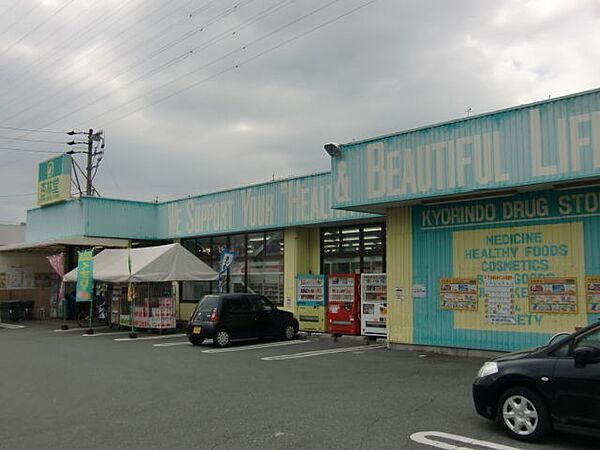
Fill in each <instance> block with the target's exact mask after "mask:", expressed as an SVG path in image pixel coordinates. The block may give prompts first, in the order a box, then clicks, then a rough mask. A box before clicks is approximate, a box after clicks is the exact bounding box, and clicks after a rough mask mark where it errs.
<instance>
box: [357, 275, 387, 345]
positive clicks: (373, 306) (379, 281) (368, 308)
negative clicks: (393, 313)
mask: <svg viewBox="0 0 600 450" xmlns="http://www.w3.org/2000/svg"><path fill="white" fill-rule="evenodd" d="M360 284H361V303H362V305H361V311H362V315H361V334H363V335H364V336H377V337H387V277H386V274H385V273H363V274H362V275H361V283H360Z"/></svg>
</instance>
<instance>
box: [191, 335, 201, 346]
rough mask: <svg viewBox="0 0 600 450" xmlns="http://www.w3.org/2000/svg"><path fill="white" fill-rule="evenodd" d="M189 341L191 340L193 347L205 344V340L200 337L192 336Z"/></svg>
mask: <svg viewBox="0 0 600 450" xmlns="http://www.w3.org/2000/svg"><path fill="white" fill-rule="evenodd" d="M188 339H189V340H190V342H191V343H192V345H202V343H203V342H204V338H201V337H198V336H190V337H188Z"/></svg>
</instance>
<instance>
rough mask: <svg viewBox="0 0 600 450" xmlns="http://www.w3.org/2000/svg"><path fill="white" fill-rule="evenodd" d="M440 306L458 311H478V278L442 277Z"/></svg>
mask: <svg viewBox="0 0 600 450" xmlns="http://www.w3.org/2000/svg"><path fill="white" fill-rule="evenodd" d="M440 308H441V309H446V310H458V311H477V279H476V278H442V279H441V280H440Z"/></svg>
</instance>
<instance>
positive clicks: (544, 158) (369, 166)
mask: <svg viewBox="0 0 600 450" xmlns="http://www.w3.org/2000/svg"><path fill="white" fill-rule="evenodd" d="M341 153H342V154H341V156H339V157H334V158H333V159H332V168H333V180H334V181H333V193H334V201H333V207H334V208H338V207H339V208H351V207H356V206H361V205H363V206H364V205H376V204H382V203H389V202H399V201H408V200H411V199H417V198H428V197H439V196H447V195H455V194H461V193H468V192H477V191H486V190H491V189H502V188H510V187H516V186H525V185H531V184H540V183H549V182H559V181H565V180H573V179H580V178H586V177H593V176H599V175H600V90H594V91H589V92H584V93H581V94H575V95H571V96H568V97H562V98H559V99H553V100H547V101H544V102H539V103H535V104H531V105H526V106H520V107H517V108H512V109H508V110H503V111H498V112H495V113H491V114H485V115H481V116H474V117H467V118H464V119H460V120H456V121H452V122H447V123H444V124H439V125H435V126H431V127H427V128H421V129H417V130H412V131H407V132H404V133H400V134H396V135H390V136H385V137H381V138H377V139H372V140H368V141H362V142H358V143H351V144H347V145H344V146H343V147H342V152H341Z"/></svg>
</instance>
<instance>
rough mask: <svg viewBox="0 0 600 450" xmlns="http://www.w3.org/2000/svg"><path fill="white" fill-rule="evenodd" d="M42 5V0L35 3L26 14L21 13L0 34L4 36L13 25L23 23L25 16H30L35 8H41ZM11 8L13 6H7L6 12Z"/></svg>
mask: <svg viewBox="0 0 600 450" xmlns="http://www.w3.org/2000/svg"><path fill="white" fill-rule="evenodd" d="M40 6H42V3H41V2H38V3H34V5H33V6H32V7H31V8H29V9H28V10H27V11H26V12H25V13H24V14H22V15H20V16H19V18H18V19H17V20H15V21H13V22H12V23H11V24H10V25H8V26H6V27H5V28H4V30H3V31H2V33H0V36H4V35H5V34H6V33H7V32H8V31H9V30H10V29H11V28H12V27H14V26H15V25H16V24H18V23H21V21H22V20H23V19H24V18H25V17H27V16H29V14H31V13H32V12H33V11H34V10H35V9H37V8H39V7H40ZM9 9H12V7H11V6H9V7H8V8H6V10H5V12H6V11H8V10H9Z"/></svg>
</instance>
